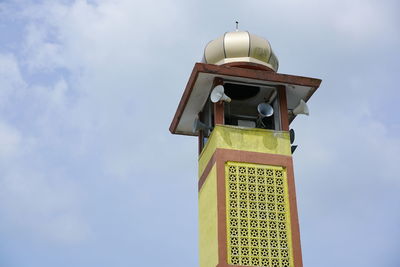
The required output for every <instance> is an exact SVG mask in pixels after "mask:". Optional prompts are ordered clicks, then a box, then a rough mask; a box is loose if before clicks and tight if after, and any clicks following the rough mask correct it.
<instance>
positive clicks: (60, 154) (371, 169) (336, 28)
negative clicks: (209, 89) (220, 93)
mask: <svg viewBox="0 0 400 267" xmlns="http://www.w3.org/2000/svg"><path fill="white" fill-rule="evenodd" d="M399 11H400V4H399V2H398V1H395V0H393V1H391V0H383V1H374V0H350V1H349V0H347V1H346V0H326V1H317V0H303V1H298V0H280V1H277V0H270V1H258V0H249V1H225V0H221V1H209V0H203V1H191V0H185V1H184V0H174V1H172V0H159V1H152V0H149V1H137V0H113V1H112V0H86V1H84V0H64V1H61V0H60V1H55V0H52V1H46V0H43V1H39V0H38V1H33V0H31V1H29V0H13V1H11V0H9V1H8V0H0V236H1V238H0V266H1V267H50V266H51V267H54V266H58V267H70V266H74V267H81V266H82V267H91V266H93V267H94V266H96V267H103V266H104V267H106V266H114V267H128V266H176V267H187V266H198V255H197V250H198V246H197V242H198V237H197V226H198V225H197V139H196V138H193V137H186V136H176V135H171V134H170V133H169V131H168V128H169V125H170V122H171V120H172V118H173V115H174V113H175V111H176V108H177V105H178V103H179V100H180V98H181V96H182V93H183V90H184V88H185V85H186V82H187V80H188V78H189V75H190V73H191V71H192V68H193V66H194V64H195V62H199V61H200V60H201V58H202V53H203V49H204V47H205V45H206V44H207V43H208V42H209V41H210V40H213V39H215V38H217V37H219V36H220V35H222V34H223V33H224V32H227V31H232V30H234V28H235V21H236V20H238V21H239V28H240V29H241V30H248V31H249V32H251V33H253V34H256V35H258V36H262V37H264V38H266V39H268V40H269V41H270V43H271V45H272V48H273V49H274V52H275V54H276V55H277V57H278V59H279V61H280V69H279V71H278V72H280V73H286V74H292V75H300V76H307V77H315V78H320V79H322V80H323V81H322V84H321V87H320V88H319V89H318V90H317V92H316V93H315V94H314V95H313V97H312V98H311V99H310V101H309V103H308V104H309V108H310V116H309V117H306V116H303V117H301V116H298V117H297V118H296V120H295V121H294V122H293V123H292V128H294V129H295V130H296V143H297V144H298V145H299V147H298V148H297V150H296V152H295V154H294V167H295V179H296V190H297V202H298V210H299V220H300V231H301V242H302V250H303V261H304V266H307V267H314V266H315V267H319V266H325V267H337V266H363V267H369V266H371V267H372V266H384V267H398V266H400V254H399V249H400V241H399V240H400V227H399V225H400V194H399V192H400V175H399V173H400V156H399V154H398V151H399V150H400V133H399V132H400V116H397V112H398V106H399V105H398V103H397V101H398V100H399V99H400V91H399V89H398V86H399V82H400V78H399V70H400V63H399V62H400V53H399V51H398V49H399V47H400V27H399V26H400V16H399V15H400V14H399V13H400V12H399Z"/></svg>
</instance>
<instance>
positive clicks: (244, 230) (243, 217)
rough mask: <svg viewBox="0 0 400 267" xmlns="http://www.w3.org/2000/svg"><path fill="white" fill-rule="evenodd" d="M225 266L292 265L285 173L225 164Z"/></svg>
mask: <svg viewBox="0 0 400 267" xmlns="http://www.w3.org/2000/svg"><path fill="white" fill-rule="evenodd" d="M225 168H226V169H225V173H226V195H227V196H226V198H227V242H228V244H227V247H228V264H232V265H243V266H268V267H278V266H279V267H289V266H293V264H292V250H291V238H290V221H289V219H290V214H289V206H288V193H287V182H286V170H285V169H284V168H282V167H275V166H268V165H259V164H248V163H237V162H227V163H226V165H225Z"/></svg>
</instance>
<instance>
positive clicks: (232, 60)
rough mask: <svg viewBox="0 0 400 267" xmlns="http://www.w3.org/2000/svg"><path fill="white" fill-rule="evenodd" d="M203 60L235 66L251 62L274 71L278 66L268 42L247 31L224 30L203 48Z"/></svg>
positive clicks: (208, 62) (209, 62)
mask: <svg viewBox="0 0 400 267" xmlns="http://www.w3.org/2000/svg"><path fill="white" fill-rule="evenodd" d="M203 62H204V63H207V64H215V65H224V64H228V65H236V66H240V63H252V64H257V65H259V66H260V67H264V69H270V70H273V71H275V72H276V71H277V70H278V67H279V61H278V58H277V57H276V55H275V54H274V52H273V51H272V48H271V45H270V43H269V42H268V41H267V40H266V39H264V38H261V37H259V36H257V35H254V34H251V33H249V32H247V31H235V32H226V33H225V34H224V35H222V36H220V37H219V38H217V39H215V40H213V41H211V42H209V43H208V44H207V46H206V47H205V49H204V56H203ZM247 66H248V64H247Z"/></svg>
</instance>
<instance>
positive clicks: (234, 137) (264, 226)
mask: <svg viewBox="0 0 400 267" xmlns="http://www.w3.org/2000/svg"><path fill="white" fill-rule="evenodd" d="M278 65H279V63H278V59H277V57H276V56H275V54H274V53H273V51H272V49H271V46H270V44H269V42H268V41H267V40H265V39H263V38H261V37H258V36H256V35H253V34H250V33H248V32H244V31H236V32H228V33H225V34H224V35H223V36H221V37H219V38H217V39H216V40H213V41H211V42H210V43H208V44H207V46H206V48H205V50H204V57H203V62H202V63H196V64H195V65H194V68H193V71H192V73H191V75H190V78H189V81H188V83H187V85H186V88H185V91H184V93H183V96H182V99H181V101H180V103H179V106H178V109H177V111H176V113H175V116H174V118H173V121H172V123H171V126H170V131H171V133H173V134H181V135H192V136H198V144H199V145H198V147H199V159H198V162H199V164H198V168H199V170H198V176H199V177H198V192H199V193H198V199H199V253H200V254H199V259H200V267H216V266H218V267H228V266H273V267H277V266H282V267H289V266H290V267H293V266H294V267H301V266H302V256H301V247H300V231H299V222H298V213H297V205H296V192H295V183H294V173H293V162H292V153H293V151H294V150H295V148H296V146H294V145H292V143H293V139H294V132H293V130H290V131H289V125H290V123H291V122H292V121H293V120H294V119H295V118H296V116H297V115H299V114H307V115H308V108H307V105H306V102H307V101H308V100H309V99H310V97H311V96H312V94H313V93H314V92H315V91H316V90H317V88H318V87H319V85H320V83H321V80H319V79H315V78H308V77H300V76H294V75H287V74H280V73H277V70H278Z"/></svg>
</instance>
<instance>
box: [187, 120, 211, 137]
mask: <svg viewBox="0 0 400 267" xmlns="http://www.w3.org/2000/svg"><path fill="white" fill-rule="evenodd" d="M200 130H203V131H204V130H210V131H211V130H212V127H210V126H208V125H206V124H205V123H202V122H201V121H200V120H199V119H198V118H196V119H195V120H194V123H193V128H192V131H193V133H197V132H198V131H200Z"/></svg>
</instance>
